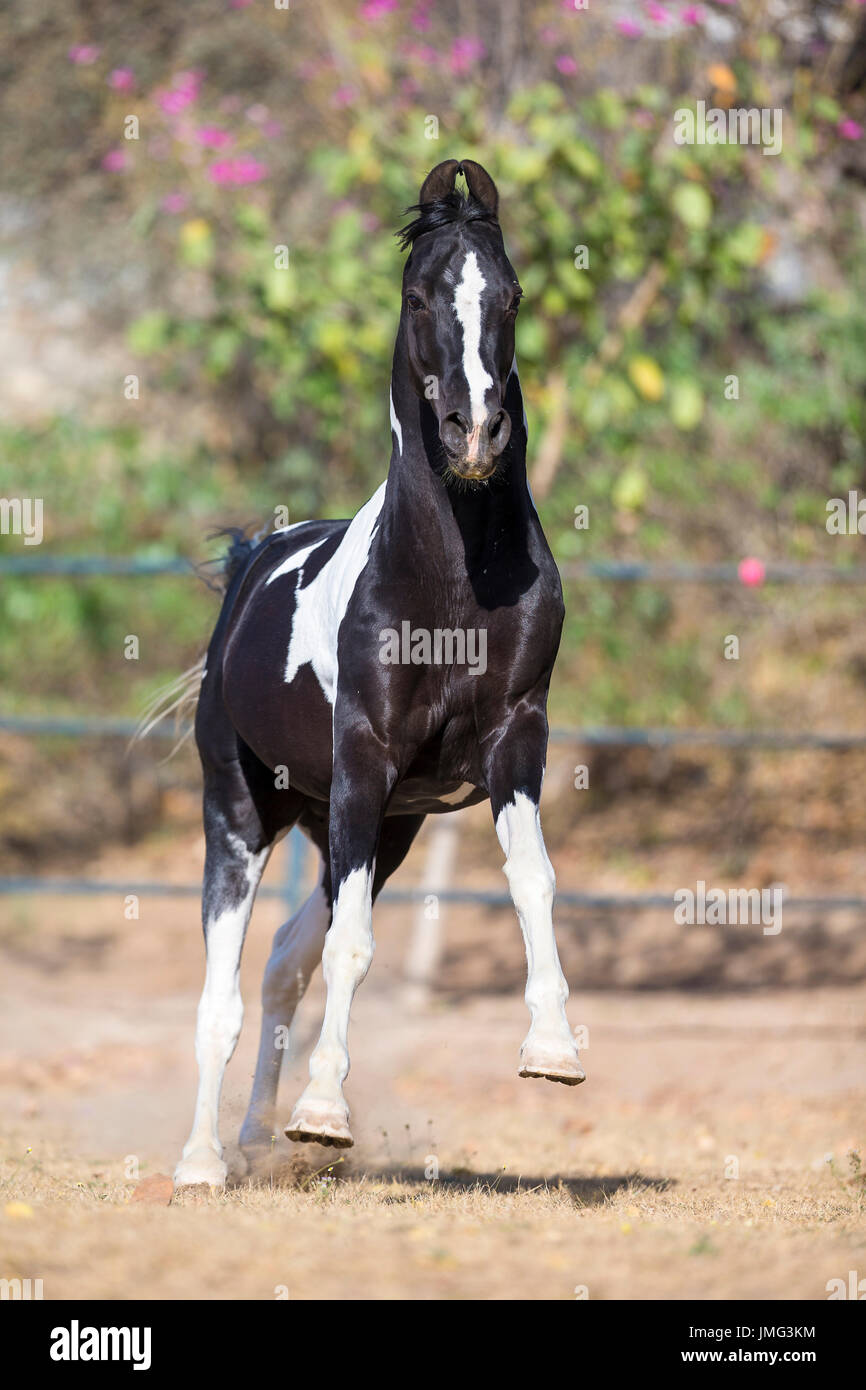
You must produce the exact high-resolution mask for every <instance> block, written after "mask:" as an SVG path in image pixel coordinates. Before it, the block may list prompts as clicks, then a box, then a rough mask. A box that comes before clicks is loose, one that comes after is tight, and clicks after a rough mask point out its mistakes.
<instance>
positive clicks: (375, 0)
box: [360, 0, 399, 22]
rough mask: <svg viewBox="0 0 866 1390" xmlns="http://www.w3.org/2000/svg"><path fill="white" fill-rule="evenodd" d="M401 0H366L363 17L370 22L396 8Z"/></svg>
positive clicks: (362, 11)
mask: <svg viewBox="0 0 866 1390" xmlns="http://www.w3.org/2000/svg"><path fill="white" fill-rule="evenodd" d="M398 3H399V0H364V3H363V5H362V6H361V11H360V13H361V18H362V19H366V20H367V21H368V22H369V21H371V20H376V19H381V18H382V16H383V15H386V14H388V13H389V11H390V10H396V8H397V5H398Z"/></svg>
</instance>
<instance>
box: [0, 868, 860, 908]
mask: <svg viewBox="0 0 866 1390" xmlns="http://www.w3.org/2000/svg"><path fill="white" fill-rule="evenodd" d="M429 892H430V890H429V889H424V888H386V889H384V890H383V892H382V893H381V894H380V895H379V897H378V899H377V901H378V902H385V903H388V902H390V903H418V902H423V901H424V899H425V897H427V896H429ZM18 893H20V894H24V895H28V894H43V893H45V894H59V895H61V896H62V897H90V896H94V897H117V898H126V897H136V898H148V897H149V898H198V897H199V896H200V895H201V884H200V883H158V882H157V883H151V882H145V883H121V882H119V881H117V880H113V881H112V880H109V879H101V878H38V877H36V878H28V877H26V876H22V877H17V878H16V877H11V878H0V894H7V895H11V894H18ZM257 896H258V897H260V898H261V897H265V898H280V899H282V900H283V901H285V899H286V896H287V895H286V890H285V888H284V887H278V886H277V885H275V884H263V885H262V887H261V888H259V890H258V894H257ZM435 896H436V897H437V898H438V899H439V901H440V902H443V903H457V904H461V905H463V906H472V905H476V906H478V907H507V908H510V907H511V906H512V900H511V897H510V896H509V894H508V893H495V892H486V891H483V890H480V889H464V888H440V889H437V891H436V894H435ZM556 901H557V903H558V904H559V905H560V906H563V907H574V908H582V909H583V908H593V909H598V910H599V911H616V910H626V909H627V910H628V911H630V912H647V911H650V912H651V911H656V910H659V909H661V910H668V909H670V908H672V907H673V906H674V895H673V893H568V892H561V893H559V892H558V893H557V895H556ZM781 901H782V906H783V907H784V908H785V909H786V910H787V911H798V910H799V911H802V912H817V911H820V912H866V898H862V897H831V898H820V897H819V898H814V897H793V896H792V897H787V896H785V895H783V896H782V899H781Z"/></svg>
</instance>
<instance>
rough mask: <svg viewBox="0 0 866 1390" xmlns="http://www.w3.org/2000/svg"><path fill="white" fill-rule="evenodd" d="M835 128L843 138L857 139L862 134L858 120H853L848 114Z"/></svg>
mask: <svg viewBox="0 0 866 1390" xmlns="http://www.w3.org/2000/svg"><path fill="white" fill-rule="evenodd" d="M836 129H837V130H838V132H839V134H840V135H841V136H842V139H843V140H859V139H860V136H861V135H862V134H863V127H862V125H861V124H860V122H859V121H854V120H852V119H851V117H850V116H846V118H845V120H844V121H840V122H839V124H838V125H837V127H836Z"/></svg>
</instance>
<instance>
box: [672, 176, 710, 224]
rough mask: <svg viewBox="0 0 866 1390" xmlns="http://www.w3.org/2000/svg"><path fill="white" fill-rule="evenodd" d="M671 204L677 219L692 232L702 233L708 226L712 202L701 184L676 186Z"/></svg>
mask: <svg viewBox="0 0 866 1390" xmlns="http://www.w3.org/2000/svg"><path fill="white" fill-rule="evenodd" d="M671 203H672V204H673V209H674V212H675V213H676V215H677V217H678V218H679V219H680V221H681V222H684V223H685V224H686V226H687V227H689V228H690V229H691V230H692V231H695V232H702V231H704V230H705V229H706V228H707V227H708V226H709V225H710V218H711V217H712V215H713V200H712V198H711V197H710V195H709V193H708V192H707V190H706V189H705V188H704V187H703V186H702V185H701V184H699V183H680V184H677V186H676V188H675V189H674V191H673V195H672V197H671Z"/></svg>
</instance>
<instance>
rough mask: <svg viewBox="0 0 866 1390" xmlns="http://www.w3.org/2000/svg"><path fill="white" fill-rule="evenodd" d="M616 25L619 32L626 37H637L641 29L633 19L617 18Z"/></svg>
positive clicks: (641, 31)
mask: <svg viewBox="0 0 866 1390" xmlns="http://www.w3.org/2000/svg"><path fill="white" fill-rule="evenodd" d="M616 27H617V29H618V30H619V32H620V33H621V34H622V35H623V37H624V38H627V39H639V38H640V36H641V34H642V33H643V29H642V28H641V27H640V25H639V24H635V22H634V20H633V19H618V20H617V21H616Z"/></svg>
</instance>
